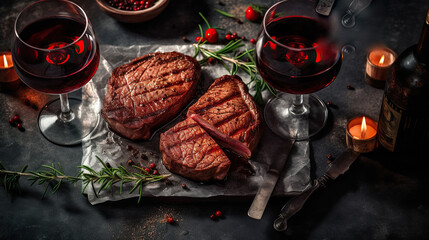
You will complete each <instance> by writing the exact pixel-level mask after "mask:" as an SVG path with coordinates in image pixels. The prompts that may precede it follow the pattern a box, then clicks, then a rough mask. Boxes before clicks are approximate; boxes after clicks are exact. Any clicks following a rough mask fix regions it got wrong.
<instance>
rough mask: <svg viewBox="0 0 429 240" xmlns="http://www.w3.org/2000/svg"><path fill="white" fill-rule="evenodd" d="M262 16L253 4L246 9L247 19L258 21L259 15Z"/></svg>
mask: <svg viewBox="0 0 429 240" xmlns="http://www.w3.org/2000/svg"><path fill="white" fill-rule="evenodd" d="M260 16H261V14H260V13H259V12H258V11H256V10H255V9H253V7H252V6H249V7H248V8H247V9H246V19H247V20H249V21H256V20H258V19H259V17H260Z"/></svg>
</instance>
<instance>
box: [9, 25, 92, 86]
mask: <svg viewBox="0 0 429 240" xmlns="http://www.w3.org/2000/svg"><path fill="white" fill-rule="evenodd" d="M84 32H85V23H82V22H79V21H77V20H74V19H72V18H67V17H51V18H45V19H40V20H38V21H35V22H33V23H31V24H29V25H28V26H26V27H24V28H23V30H22V31H21V32H20V33H19V36H20V38H21V40H22V41H15V45H14V47H13V48H12V49H13V51H12V54H13V59H14V65H15V69H16V71H17V73H18V75H19V76H20V78H21V79H22V81H24V82H25V83H26V84H27V85H28V86H29V87H31V88H33V89H36V90H38V91H41V92H44V93H51V94H60V93H67V92H71V91H73V90H76V89H78V88H80V87H82V86H83V85H85V84H86V83H87V82H88V81H89V80H90V79H91V78H92V76H93V75H94V73H95V72H96V70H97V67H98V63H99V58H100V56H99V51H98V49H97V48H98V45H97V43H96V41H95V39H94V38H93V37H92V36H91V35H89V34H84V35H83V36H81V34H82V33H84ZM29 45H30V46H29ZM37 48H40V49H47V50H51V51H37Z"/></svg>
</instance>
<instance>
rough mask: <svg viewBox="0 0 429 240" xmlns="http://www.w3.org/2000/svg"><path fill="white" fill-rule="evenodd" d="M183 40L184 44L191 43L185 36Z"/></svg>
mask: <svg viewBox="0 0 429 240" xmlns="http://www.w3.org/2000/svg"><path fill="white" fill-rule="evenodd" d="M182 40H183V41H184V42H190V41H189V39H188V38H187V37H186V36H183V37H182Z"/></svg>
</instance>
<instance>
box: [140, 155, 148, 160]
mask: <svg viewBox="0 0 429 240" xmlns="http://www.w3.org/2000/svg"><path fill="white" fill-rule="evenodd" d="M140 157H141V159H143V160H146V161H147V160H149V158H148V157H147V156H146V154H144V153H142V155H140Z"/></svg>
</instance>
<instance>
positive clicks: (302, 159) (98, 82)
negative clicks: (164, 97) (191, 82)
mask: <svg viewBox="0 0 429 240" xmlns="http://www.w3.org/2000/svg"><path fill="white" fill-rule="evenodd" d="M213 47H216V46H213ZM100 49H101V59H100V66H99V68H98V71H97V73H96V75H95V76H94V78H93V79H92V82H90V84H87V86H86V87H85V88H83V90H82V99H83V101H84V102H86V104H88V105H91V106H93V107H94V108H95V110H96V111H100V110H101V108H102V102H103V100H104V96H105V94H106V91H107V81H108V79H109V77H110V74H111V72H112V70H113V69H114V68H116V67H118V66H120V65H122V64H125V63H127V62H129V61H130V60H131V59H133V58H136V57H138V56H142V55H144V54H147V53H151V52H155V51H160V52H169V51H177V52H181V53H184V54H187V55H190V56H192V55H193V53H194V47H193V46H192V45H170V46H155V45H152V46H131V47H117V46H110V45H102V46H100ZM225 74H228V72H227V71H226V69H225V68H224V67H223V66H222V65H221V64H217V65H210V66H203V67H202V84H200V86H199V89H198V90H197V96H196V97H195V99H198V98H199V97H200V96H201V95H202V94H204V92H205V90H206V89H207V88H208V87H209V86H210V84H211V83H212V82H213V81H214V80H215V79H216V78H218V77H220V76H222V75H225ZM241 77H242V79H243V81H244V82H248V81H249V77H248V76H247V75H241ZM251 92H252V91H251ZM268 95H269V94H268V93H265V95H264V99H265V100H266V98H268V97H269V96H268ZM194 101H195V100H194ZM186 110H187V109H184V110H183V112H182V113H181V114H179V116H178V117H176V118H175V119H174V120H172V121H171V122H170V123H168V124H166V125H165V126H163V127H161V128H160V129H159V130H158V131H157V132H156V133H154V134H153V135H152V137H151V139H149V140H147V141H138V142H132V141H130V140H128V139H125V138H122V137H120V136H119V135H117V134H115V133H114V132H112V131H111V130H109V128H108V126H107V123H106V122H105V121H104V119H103V118H101V117H100V123H99V125H98V127H97V129H96V130H95V131H94V132H93V133H92V134H91V135H90V136H89V137H87V138H86V139H84V141H83V144H82V148H83V157H82V164H83V165H87V166H90V167H91V168H93V169H95V170H99V169H100V168H101V164H100V163H99V162H98V161H97V160H96V156H99V157H100V158H101V159H103V161H104V162H108V163H109V164H110V165H111V166H114V167H116V166H118V165H122V166H124V167H126V168H127V169H132V167H131V166H129V165H128V164H127V161H128V160H129V159H131V160H132V161H133V162H134V164H136V165H141V166H149V164H150V163H155V164H156V166H157V169H158V171H159V172H160V173H161V174H169V173H170V172H169V171H168V170H167V169H166V168H165V167H164V166H163V164H162V160H161V154H160V152H159V134H160V133H161V132H164V131H166V130H167V129H169V128H170V127H172V126H174V125H175V124H176V123H177V122H179V121H182V120H183V116H184V115H185V114H186ZM83 114H85V113H83ZM287 144H290V143H289V142H288V141H285V140H283V139H281V138H280V137H277V136H276V135H275V134H273V133H272V132H271V131H270V130H269V128H268V127H267V126H265V129H264V135H263V137H262V138H261V141H260V144H259V146H258V149H257V152H256V154H255V155H254V157H252V159H251V160H249V161H248V164H245V163H243V162H238V163H237V161H233V164H232V166H231V170H230V172H229V174H228V177H227V179H226V180H225V181H223V182H212V183H198V182H194V181H191V180H187V179H185V178H183V177H181V176H179V175H176V174H174V173H172V175H171V177H170V178H169V180H170V181H171V182H172V184H171V185H167V184H166V183H164V182H159V183H151V184H147V185H145V188H144V190H143V196H152V197H161V196H162V197H169V196H174V197H189V198H208V197H214V196H251V195H255V194H256V192H257V190H258V188H259V186H260V184H261V183H262V182H263V179H264V176H265V174H266V172H267V170H268V168H269V166H270V164H271V163H272V162H273V161H277V160H281V159H284V158H285V157H286V153H285V152H284V149H285V146H286V145H287ZM182 183H185V184H186V185H187V188H188V189H183V188H182V186H181V185H182ZM310 185H311V179H310V159H309V143H308V141H301V142H296V143H295V145H294V147H293V149H292V152H291V155H290V157H289V158H288V160H287V162H286V166H285V169H284V171H283V173H282V176H280V179H279V182H278V183H277V186H276V188H275V189H274V193H273V194H274V195H294V194H297V193H299V192H301V191H303V190H305V189H306V188H307V187H309V186H310ZM132 187H133V185H132V184H127V185H124V188H123V193H122V194H119V186H115V187H114V188H113V194H112V193H110V191H108V190H103V191H101V192H100V193H99V194H97V195H96V194H95V193H94V191H93V189H91V187H90V186H88V188H87V189H86V190H85V193H86V194H87V196H88V200H89V202H90V203H91V204H98V203H102V202H105V201H117V200H121V199H125V198H131V197H137V196H138V194H139V193H138V191H135V192H134V193H133V194H129V190H130V189H131V188H132ZM96 188H97V186H96Z"/></svg>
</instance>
